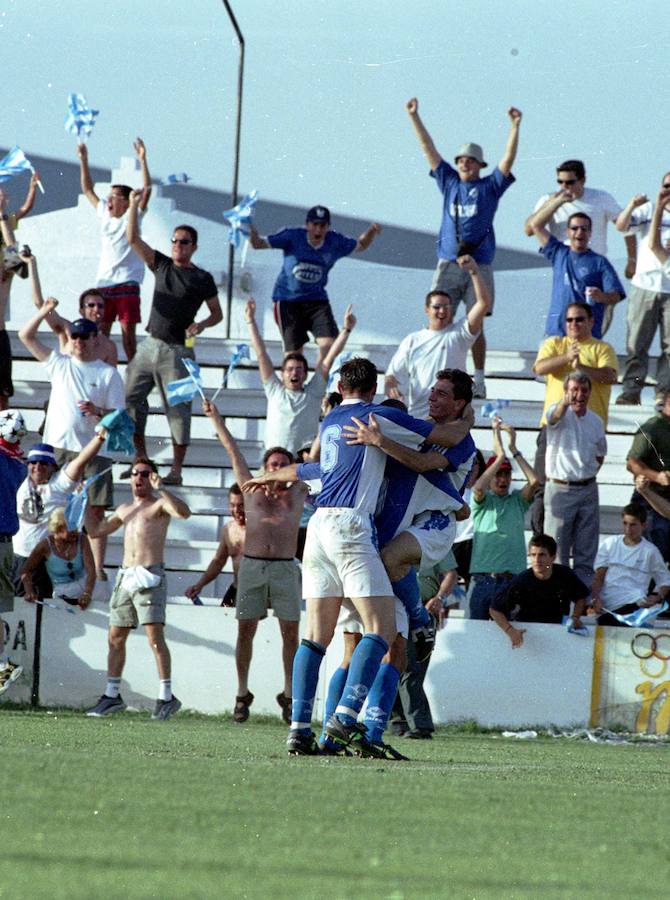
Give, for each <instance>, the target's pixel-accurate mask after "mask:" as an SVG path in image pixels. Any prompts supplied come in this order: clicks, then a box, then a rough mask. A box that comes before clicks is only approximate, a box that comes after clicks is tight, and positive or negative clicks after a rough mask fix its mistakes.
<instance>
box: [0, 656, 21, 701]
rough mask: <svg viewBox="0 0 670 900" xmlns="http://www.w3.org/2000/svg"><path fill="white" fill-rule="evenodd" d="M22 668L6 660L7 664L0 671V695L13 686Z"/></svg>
mask: <svg viewBox="0 0 670 900" xmlns="http://www.w3.org/2000/svg"><path fill="white" fill-rule="evenodd" d="M22 673H23V666H19V665H17V664H16V663H13V662H12V661H11V660H7V663H6V664H5V665H4V666H3V667H2V668H1V669H0V694H4V693H5V691H8V690H9V688H10V687H11V686H12V685H13V684H14V682H15V681H16V679H17V678H20V677H21V674H22Z"/></svg>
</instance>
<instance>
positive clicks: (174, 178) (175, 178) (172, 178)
mask: <svg viewBox="0 0 670 900" xmlns="http://www.w3.org/2000/svg"><path fill="white" fill-rule="evenodd" d="M191 180H192V179H191V178H189V177H188V175H187V174H186V172H172V174H171V175H167V176H166V177H165V178H164V179H163V180H162V181H161V184H188V182H189V181H191Z"/></svg>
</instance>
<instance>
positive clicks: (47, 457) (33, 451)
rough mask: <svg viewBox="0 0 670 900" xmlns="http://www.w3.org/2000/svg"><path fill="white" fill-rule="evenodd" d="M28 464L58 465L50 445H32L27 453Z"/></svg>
mask: <svg viewBox="0 0 670 900" xmlns="http://www.w3.org/2000/svg"><path fill="white" fill-rule="evenodd" d="M27 459H28V462H29V463H31V462H44V463H51V465H52V466H55V465H58V463H57V462H56V453H55V451H54V448H53V447H52V446H51V444H33V445H32V447H31V448H30V450H29V451H28V457H27Z"/></svg>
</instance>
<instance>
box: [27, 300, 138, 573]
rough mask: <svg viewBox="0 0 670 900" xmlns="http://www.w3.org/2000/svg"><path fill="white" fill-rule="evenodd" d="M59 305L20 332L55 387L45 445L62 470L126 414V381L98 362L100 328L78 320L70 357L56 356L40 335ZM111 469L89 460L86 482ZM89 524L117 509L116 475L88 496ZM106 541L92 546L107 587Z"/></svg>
mask: <svg viewBox="0 0 670 900" xmlns="http://www.w3.org/2000/svg"><path fill="white" fill-rule="evenodd" d="M57 305H58V301H57V300H55V299H54V298H53V297H49V298H47V300H46V301H45V302H44V303H43V304H42V306H41V307H40V309H39V311H38V312H37V313H36V315H34V316H33V318H32V319H30V320H29V321H28V322H27V323H26V324H25V325H24V326H23V328H22V329H21V330H20V331H19V338H20V339H21V341H22V342H23V343H24V344H25V346H26V347H27V348H28V350H29V351H30V352H31V353H32V355H33V356H34V357H35V359H38V360H39V361H40V362H41V363H43V364H44V367H45V369H46V371H47V373H48V377H49V380H50V381H51V397H50V401H49V409H48V411H47V417H46V422H45V426H44V440H45V441H46V442H47V443H48V444H51V446H52V447H54V448H55V457H56V461H57V462H58V464H59V465H66V464H67V463H68V462H71V461H73V460H75V459H76V458H77V456H78V454H80V453H81V451H82V450H83V449H84V448H85V447H86V445H87V444H88V443H89V442H90V441H92V440H93V438H94V437H95V428H96V426H97V424H98V422H99V421H100V419H101V418H102V417H103V416H105V415H106V414H107V413H108V412H111V411H112V410H116V409H125V406H126V400H125V392H124V386H123V380H122V378H121V375H120V374H119V372H118V371H117V370H116V369H115V368H114V367H113V366H110V365H108V364H107V363H104V362H103V361H102V360H101V359H98V358H97V348H96V346H95V342H94V341H93V340H92V338H93V337H95V336H96V335H97V334H98V326H97V325H96V324H95V322H92V321H91V320H90V319H75V320H74V322H73V323H72V326H71V329H70V337H71V340H70V345H71V348H72V349H71V354H70V355H67V354H64V353H61V352H60V351H59V350H52V349H51V347H48V346H47V345H46V344H44V343H43V342H42V341H41V340H39V338H38V337H37V330H38V328H39V327H40V324H41V323H42V321H43V320H44V319H46V318H47V316H48V315H49V313H50V312H52V311H53V310H54V309H55V308H56V306H57ZM110 467H111V460H109V459H105V458H103V457H101V456H97V457H95V458H91V459H90V460H89V462H88V465H87V467H86V470H85V472H84V474H85V476H86V477H90V476H92V475H94V474H98V473H101V472H103V471H104V470H106V469H109V468H110ZM88 499H89V506H88V509H87V512H86V514H87V524H91V523H92V522H93V521H97V522H101V521H102V519H103V516H104V510H105V509H106V508H109V507H110V506H112V504H113V499H114V498H113V483H112V473H111V471H107V472H106V474H104V475H103V476H102V477H101V478H98V479H97V480H96V481H95V483H93V484H91V486H90V487H89V492H88ZM105 547H106V538H104V537H103V538H98V539H95V540H91V549H92V550H93V556H94V559H95V567H96V572H97V577H98V579H99V580H101V581H106V580H107V576H106V574H105V570H104V564H105Z"/></svg>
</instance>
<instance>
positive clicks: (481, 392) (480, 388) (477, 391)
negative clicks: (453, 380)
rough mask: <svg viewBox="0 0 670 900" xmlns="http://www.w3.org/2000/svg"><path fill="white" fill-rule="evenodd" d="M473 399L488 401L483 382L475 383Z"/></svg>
mask: <svg viewBox="0 0 670 900" xmlns="http://www.w3.org/2000/svg"><path fill="white" fill-rule="evenodd" d="M472 397H473V399H474V400H486V385H485V384H484V382H483V381H482V382H481V383H480V384H477V383H475V386H474V388H473V389H472Z"/></svg>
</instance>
